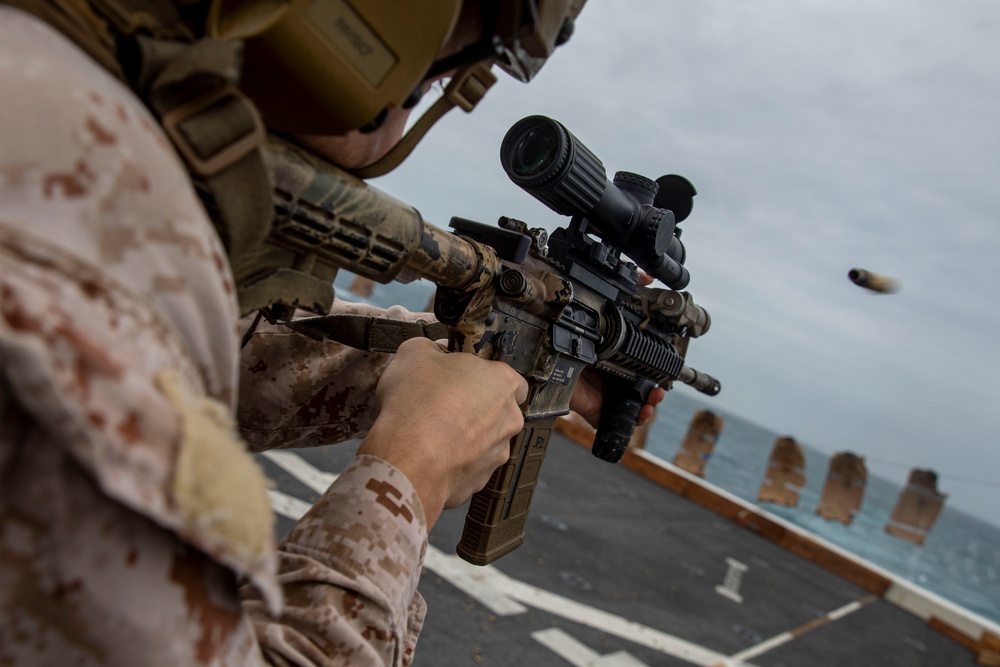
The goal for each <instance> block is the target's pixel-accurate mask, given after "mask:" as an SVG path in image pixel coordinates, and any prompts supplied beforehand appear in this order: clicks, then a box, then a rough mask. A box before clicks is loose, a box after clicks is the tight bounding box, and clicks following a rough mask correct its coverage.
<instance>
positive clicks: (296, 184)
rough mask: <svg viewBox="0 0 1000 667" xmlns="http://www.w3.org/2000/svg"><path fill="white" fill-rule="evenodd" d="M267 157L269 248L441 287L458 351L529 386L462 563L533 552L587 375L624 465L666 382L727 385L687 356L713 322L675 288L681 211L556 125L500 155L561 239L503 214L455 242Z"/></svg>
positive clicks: (438, 306)
mask: <svg viewBox="0 0 1000 667" xmlns="http://www.w3.org/2000/svg"><path fill="white" fill-rule="evenodd" d="M268 149H269V155H268V166H269V170H270V172H271V176H272V179H273V181H274V183H275V192H276V219H275V223H274V230H273V231H272V242H273V243H276V244H277V245H276V246H275V247H273V248H272V250H271V251H270V252H287V253H293V254H295V255H296V257H297V258H299V260H297V261H298V264H299V265H300V266H301V267H305V269H307V270H308V272H310V274H311V275H313V276H324V275H327V273H329V272H328V271H326V270H325V269H323V270H317V267H327V268H329V269H331V270H332V269H334V268H345V269H347V270H349V271H351V272H354V273H356V274H358V275H362V276H365V277H368V278H371V279H373V280H376V281H378V282H382V283H386V282H389V281H391V280H394V279H395V280H401V281H403V282H409V281H411V280H413V279H416V278H425V279H427V280H430V281H432V282H434V283H435V284H436V285H437V286H438V290H437V294H436V296H435V303H434V312H435V315H436V317H437V319H438V320H439V321H440V322H442V323H444V324H446V325H447V326H448V329H449V332H450V345H451V348H452V350H454V351H462V352H469V353H472V354H476V355H478V356H480V357H483V358H486V359H494V360H500V361H503V362H505V363H507V364H509V365H510V366H512V367H513V368H514V369H515V370H517V371H518V372H519V373H520V374H521V375H523V376H524V377H525V378H526V379H527V380H528V383H529V387H530V391H529V396H528V400H527V402H526V403H525V404H524V405H523V406H522V407H523V411H524V419H525V427H524V430H523V431H522V432H521V433H520V434H519V435H518V436H516V437H515V438H514V439H513V440H512V441H511V455H510V459H509V460H508V462H507V463H506V464H505V465H503V466H502V467H500V468H499V469H497V471H496V472H495V473H494V474H493V476H492V478H491V479H490V481H489V483H488V484H487V486H486V487H485V488H484V489H483V490H482V491H480V492H479V493H477V494H475V495H474V496H473V499H472V502H471V506H470V509H469V512H468V515H467V517H466V524H465V532H464V534H463V536H462V540H461V542H460V543H459V545H458V553H459V555H460V556H461V557H462V558H464V559H465V560H467V561H469V562H472V563H476V564H486V563H490V562H492V561H494V560H496V559H497V558H500V557H501V556H503V555H504V554H507V553H509V552H510V551H512V550H514V549H515V548H517V547H518V546H519V545H520V544H521V543H522V542H523V541H524V534H525V523H526V520H527V515H528V508H529V505H530V503H531V497H532V494H533V492H534V489H535V485H536V483H537V480H538V474H539V471H540V469H541V465H542V460H543V458H544V456H545V452H546V448H547V445H548V442H549V438H550V435H551V433H552V429H553V428H554V425H555V419H556V418H557V417H558V416H560V415H564V414H566V413H567V412H568V411H569V401H570V396H571V395H572V393H573V389H574V387H575V386H576V383H577V381H578V380H579V378H580V375H581V373H582V372H583V371H584V370H585V369H586V368H588V367H591V368H594V369H596V370H597V371H599V372H600V373H601V374H602V380H603V382H604V386H605V388H606V396H607V398H606V400H605V402H604V406H603V411H602V416H601V423H600V427H599V428H598V430H597V434H596V437H595V440H594V445H593V453H594V454H595V455H596V456H597V457H599V458H602V459H604V460H606V461H611V462H617V461H618V460H619V459H620V458H621V457H622V455H623V454H624V452H625V449H626V448H627V447H628V443H629V439H630V437H631V435H632V432H633V430H634V428H635V423H636V420H637V418H638V415H639V410H640V409H641V407H642V406H643V404H644V403H645V402H646V399H647V397H648V396H649V392H650V391H651V390H652V389H653V388H655V387H656V386H658V385H665V386H666V387H667V388H669V386H670V384H671V383H672V382H673V381H675V380H681V381H682V382H685V383H687V384H690V385H692V386H694V387H695V388H697V389H699V390H700V391H702V392H704V393H706V394H710V395H714V394H716V393H718V391H719V383H718V382H717V381H716V380H714V379H713V378H711V377H709V376H707V375H704V374H701V373H698V372H697V371H695V370H693V369H691V368H689V367H687V366H686V365H685V364H684V359H683V356H682V354H681V353H679V352H678V346H679V345H680V346H682V347H684V346H686V342H687V339H689V338H694V337H697V336H700V335H702V334H703V333H705V332H706V331H707V330H708V328H709V325H710V318H709V316H708V313H707V312H705V310H703V309H702V308H700V307H699V306H697V305H695V303H694V301H693V300H692V298H691V296H690V295H689V294H687V293H686V292H679V291H676V290H679V289H682V288H683V287H685V286H686V284H687V282H688V274H687V271H686V270H685V269H684V267H683V266H682V262H683V259H684V248H683V246H682V245H681V244H680V241H679V239H678V233H679V230H676V220H675V215H674V213H673V212H671V210H667V209H666V208H664V207H663V206H662V203H661V200H657V203H661V206H656V205H654V197H655V195H656V193H657V191H658V186H657V183H656V182H654V181H651V180H649V179H646V178H643V177H641V176H638V175H635V174H629V173H624V172H619V173H618V174H617V175H616V176H615V180H614V182H613V183H612V182H610V181H608V180H607V177H606V175H605V172H604V167H603V165H602V164H601V163H600V161H599V160H598V159H597V158H596V157H595V156H594V155H593V154H592V153H591V152H590V151H589V150H587V148H586V147H585V146H583V145H582V144H581V143H580V142H579V141H577V140H576V139H575V138H574V137H573V136H572V135H571V134H570V133H569V132H567V131H566V129H565V128H564V127H562V125H560V124H559V123H556V122H555V121H552V120H550V119H547V118H543V117H540V116H533V117H530V118H526V119H524V120H522V121H520V122H519V123H517V124H516V125H514V127H512V128H511V130H510V132H508V134H507V137H506V138H505V140H504V143H503V146H502V148H501V158H502V162H503V165H504V168H505V169H506V171H507V173H508V175H509V176H510V177H511V179H512V180H514V182H515V183H517V184H518V185H520V186H521V187H522V188H524V189H525V190H526V191H528V192H530V193H531V194H532V195H534V196H535V197H536V198H538V199H539V200H541V201H542V202H544V203H545V204H546V205H548V206H549V207H550V208H552V209H553V210H554V211H556V212H557V213H561V214H564V215H569V216H571V222H570V224H569V226H568V227H566V228H560V229H557V230H556V231H555V232H553V233H552V234H551V236H548V235H547V233H546V232H545V230H543V229H529V228H528V226H527V225H526V224H525V223H523V222H520V221H518V220H514V219H511V218H506V217H504V218H500V222H499V226H497V227H493V226H488V225H483V224H480V223H476V222H471V221H469V220H463V219H460V218H453V219H452V222H451V226H452V227H453V228H454V230H455V232H454V233H450V232H446V231H444V230H441V229H439V228H436V227H434V226H433V225H430V224H428V223H426V222H425V221H424V220H423V219H422V218H421V217H420V215H419V213H417V212H416V211H415V210H414V209H412V208H410V207H407V206H405V205H403V204H401V203H400V202H398V201H396V200H394V199H392V198H391V197H388V196H387V195H385V194H384V193H381V192H379V191H378V190H376V189H375V188H372V187H371V186H368V185H367V184H365V183H363V182H362V181H359V180H357V179H354V178H353V177H351V176H349V175H347V174H345V173H344V172H341V171H340V170H338V169H335V168H333V167H331V166H330V165H328V164H325V163H323V162H321V161H319V160H317V159H315V158H314V157H311V156H310V155H308V154H307V153H304V152H301V151H298V150H297V149H295V148H294V147H292V146H290V145H289V144H286V143H284V142H282V141H280V140H278V139H274V138H272V139H271V140H270V142H269V146H268ZM665 178H666V180H664V179H661V182H662V183H664V184H665V185H666V186H668V187H667V188H666V189H672V190H674V191H675V192H680V193H681V195H682V196H680V197H679V198H678V199H677V203H674V204H671V207H672V208H673V209H676V210H677V211H683V212H681V213H680V214H679V217H683V216H686V214H687V212H688V211H689V210H690V197H691V195H693V194H694V190H693V188H690V184H688V183H687V181H684V180H683V179H680V177H665ZM677 179H680V180H679V181H678V180H677ZM678 183H680V184H681V185H682V186H684V187H680V188H679V189H678V187H676V186H677V185H678ZM685 189H688V191H687V194H686V197H687V200H686V201H685V196H684V193H685ZM623 255H626V256H628V257H630V258H631V259H632V260H634V261H635V262H636V263H638V265H639V267H641V268H642V269H643V270H644V271H646V272H647V273H648V274H649V275H651V276H652V277H654V278H657V279H660V280H661V281H663V282H664V283H665V284H667V285H668V286H669V287H671V288H672V289H657V288H650V287H642V286H640V282H641V281H640V273H639V271H638V270H637V267H636V265H635V264H632V263H631V262H629V261H627V260H625V259H624V258H623ZM300 273H303V274H304V273H305V271H300ZM263 279H267V276H266V275H265V276H264V278H263ZM321 287H325V285H318V286H317V289H320V288H321ZM300 305H301V304H300ZM330 319H331V318H327V317H322V316H321V317H316V318H306V319H304V320H297V321H296V322H294V323H292V326H293V327H294V328H295V329H296V330H299V331H302V332H304V333H307V334H309V335H314V336H317V337H322V336H327V335H329V334H330V332H331V331H332V330H333V329H335V328H336V326H331V324H330Z"/></svg>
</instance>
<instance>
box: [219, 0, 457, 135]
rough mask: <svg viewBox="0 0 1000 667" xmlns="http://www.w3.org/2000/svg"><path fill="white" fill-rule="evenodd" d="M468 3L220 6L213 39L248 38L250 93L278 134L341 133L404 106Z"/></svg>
mask: <svg viewBox="0 0 1000 667" xmlns="http://www.w3.org/2000/svg"><path fill="white" fill-rule="evenodd" d="M461 8H462V0H433V1H430V0H428V1H424V2H405V1H404V2H401V1H399V0H364V2H349V1H348V0H214V2H213V3H212V6H211V9H210V11H209V17H208V25H207V32H208V34H209V35H211V36H213V37H216V38H222V39H234V40H244V42H245V44H246V52H245V53H246V63H245V66H244V69H243V84H242V85H243V89H244V91H245V92H246V93H247V95H249V96H250V98H251V99H253V100H254V102H255V103H256V104H257V106H258V107H259V109H260V111H261V114H262V116H263V117H264V121H265V123H266V124H267V125H268V126H269V127H272V128H274V129H277V130H285V131H290V132H298V133H303V134H342V133H344V132H346V131H348V130H352V129H355V128H359V127H362V126H364V125H366V124H367V123H369V122H371V121H372V120H374V119H375V118H376V117H377V116H378V114H379V113H380V112H381V111H382V110H383V109H384V108H386V107H387V106H395V107H398V106H401V105H403V103H404V102H405V101H406V99H407V98H408V97H409V96H410V94H411V93H413V91H414V90H415V89H416V88H417V87H418V86H420V85H421V83H422V81H423V79H424V75H425V74H426V73H427V70H428V69H429V68H430V66H431V64H432V63H433V62H434V60H435V58H436V57H437V55H438V52H439V51H440V49H441V46H442V45H443V44H444V43H445V41H446V40H447V38H448V36H449V35H450V34H451V32H452V30H453V29H454V27H455V23H456V22H457V20H458V15H459V12H460V10H461Z"/></svg>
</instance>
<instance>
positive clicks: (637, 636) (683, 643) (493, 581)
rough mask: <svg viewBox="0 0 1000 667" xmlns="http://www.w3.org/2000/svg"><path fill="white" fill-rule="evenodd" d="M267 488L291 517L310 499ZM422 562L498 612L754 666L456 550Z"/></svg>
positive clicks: (698, 659) (692, 657) (305, 478)
mask: <svg viewBox="0 0 1000 667" xmlns="http://www.w3.org/2000/svg"><path fill="white" fill-rule="evenodd" d="M275 455H278V456H275ZM291 457H295V458H298V459H299V461H293V460H292V459H291ZM268 458H269V459H270V460H272V461H274V462H275V463H276V464H277V465H279V466H281V467H282V468H283V469H284V470H285V471H287V472H288V473H289V474H291V475H293V476H295V477H296V478H298V479H299V480H300V481H301V482H302V483H303V484H305V485H307V486H309V487H310V488H312V489H314V490H317V491H320V492H321V493H322V492H323V491H325V490H326V486H328V485H326V486H322V487H320V488H317V487H318V485H321V484H324V483H325V479H326V476H330V475H331V473H324V472H322V471H320V470H318V469H316V468H314V467H313V466H312V464H310V463H309V462H307V461H305V460H304V459H301V458H300V457H298V456H297V455H296V454H292V453H290V452H271V453H270V455H269V456H268ZM299 475H302V476H301V477H300V476H299ZM334 477H335V476H334ZM314 485H315V486H314ZM268 494H269V495H270V497H271V502H272V507H273V508H274V511H275V512H278V513H279V514H282V515H283V516H286V517H288V518H290V519H294V520H298V519H300V518H301V517H302V515H303V514H305V513H306V511H308V509H309V507H310V505H309V504H308V503H305V502H303V501H301V500H298V499H297V498H292V497H291V496H288V495H286V494H283V493H281V492H280V491H269V492H268ZM424 565H425V566H426V567H427V569H429V570H432V571H433V572H435V573H436V574H437V575H439V576H440V577H442V578H444V579H446V580H447V581H448V583H449V584H451V585H453V586H455V587H456V588H458V589H459V590H461V591H462V592H464V593H466V594H467V595H469V596H471V597H473V598H475V599H476V601H477V602H479V603H480V604H482V605H483V606H484V607H486V608H488V609H490V610H491V611H493V612H494V613H495V614H497V615H498V616H512V615H515V614H523V613H525V612H527V611H528V609H527V607H526V606H525V605H528V606H530V607H534V608H535V609H540V610H542V611H546V612H548V613H550V614H553V615H555V616H560V617H562V618H565V619H567V620H570V621H574V622H576V623H579V624H581V625H586V626H588V627H591V628H594V629H595V630H598V631H600V632H605V633H607V634H611V635H615V636H617V637H620V638H621V639H625V640H628V641H631V642H633V643H635V644H639V645H640V646H645V647H646V648H650V649H653V650H654V651H658V652H660V653H663V654H665V655H669V656H672V657H675V658H679V659H681V660H685V661H687V662H690V663H692V664H694V665H698V666H699V667H753V666H752V665H749V664H748V663H744V662H743V661H742V659H737V658H735V657H727V656H725V655H723V654H721V653H718V652H716V651H713V650H711V649H708V648H705V647H704V646H700V645H698V644H695V643H693V642H689V641H687V640H685V639H681V638H680V637H676V636H674V635H671V634H669V633H666V632H663V631H661V630H657V629H656V628H652V627H649V626H647V625H642V624H641V623H636V622H635V621H630V620H628V619H627V618H623V617H621V616H616V615H615V614H611V613H609V612H606V611H603V610H600V609H597V608H594V607H591V606H589V605H585V604H582V603H580V602H577V601H575V600H572V599H570V598H566V597H563V596H561V595H557V594H555V593H551V592H549V591H546V590H543V589H541V588H538V587H536V586H531V585H529V584H525V583H523V582H521V581H518V580H517V579H513V578H511V577H509V576H507V575H506V574H504V573H503V572H501V571H500V570H499V569H497V568H496V567H495V566H493V565H486V566H478V565H472V564H471V563H467V562H465V561H464V560H462V559H461V558H459V557H458V556H452V555H447V554H445V553H444V552H443V551H441V550H440V549H438V548H436V547H434V546H433V545H428V546H427V555H426V557H425V559H424ZM615 655H617V654H615ZM584 664H587V663H584ZM600 664H601V665H602V666H603V665H604V663H600ZM637 664H638V665H641V664H642V663H637ZM632 665H636V663H632ZM632 665H628V664H627V663H622V664H621V667H632ZM606 667H618V663H608V665H607V666H606Z"/></svg>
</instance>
